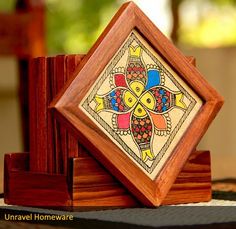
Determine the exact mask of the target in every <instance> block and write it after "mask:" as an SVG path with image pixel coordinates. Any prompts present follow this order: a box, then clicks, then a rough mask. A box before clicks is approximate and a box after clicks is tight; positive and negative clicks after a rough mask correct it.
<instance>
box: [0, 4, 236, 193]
mask: <svg viewBox="0 0 236 229" xmlns="http://www.w3.org/2000/svg"><path fill="white" fill-rule="evenodd" d="M124 2H125V1H124V0H67V1H64V0H45V1H42V0H25V1H24V0H8V1H3V0H0V19H1V18H4V17H5V16H6V17H7V16H9V15H13V14H15V13H22V12H30V13H31V12H34V17H32V18H33V19H31V21H32V22H33V23H36V24H32V25H31V26H34V27H35V28H36V27H37V28H41V29H37V31H35V33H34V34H33V35H32V34H28V35H29V37H28V39H25V40H24V42H23V43H22V44H23V45H26V47H28V46H27V44H26V42H30V44H36V45H35V47H36V48H32V49H31V50H30V48H29V50H28V53H24V51H25V49H24V50H23V51H22V50H20V49H14V50H11V51H9V50H6V44H7V45H9V46H10V43H11V44H15V43H14V42H18V43H17V47H18V46H19V45H22V44H19V40H20V38H19V36H18V35H17V36H16V34H15V35H14V33H13V40H11V42H10V41H9V39H5V38H4V36H5V35H6V34H7V33H11V32H10V31H11V26H10V27H9V25H8V22H4V20H0V128H1V131H0V193H1V192H2V190H3V185H2V184H3V181H2V178H3V155H4V153H8V152H22V151H24V150H28V143H27V139H28V137H29V136H28V135H27V131H28V130H27V127H26V128H23V126H25V124H24V122H26V120H24V119H22V117H27V112H28V111H27V78H26V77H25V72H24V69H25V68H27V58H29V57H35V56H40V55H56V54H79V53H86V52H87V51H88V50H89V49H90V47H91V46H92V45H93V43H94V42H95V41H96V39H97V38H98V36H99V35H100V34H101V32H102V31H103V29H104V28H105V26H106V25H107V24H108V22H109V21H110V20H111V18H112V16H113V15H114V14H115V12H116V11H117V10H118V8H119V7H120V5H121V4H122V3H124ZM134 2H136V3H137V4H138V5H139V7H140V8H141V9H142V10H143V11H144V12H145V13H146V14H147V15H148V16H149V17H150V18H151V20H152V21H153V22H154V23H155V24H156V25H157V27H158V28H159V29H160V30H161V31H162V32H163V33H164V34H165V35H166V36H167V37H168V38H170V39H172V41H173V42H174V43H175V44H176V45H177V46H178V47H179V49H180V50H181V51H182V52H183V53H184V54H185V55H190V56H194V57H196V60H197V67H198V68H199V70H200V72H201V73H202V74H203V75H204V76H205V77H206V79H207V80H208V81H209V82H210V84H212V85H213V86H214V87H215V88H216V89H217V90H218V91H219V92H220V93H221V95H223V97H224V98H225V105H224V107H223V108H222V110H221V112H220V113H219V115H218V116H217V118H216V119H215V121H214V123H213V124H212V125H211V127H210V128H209V130H208V132H207V134H206V135H205V136H204V138H203V139H202V141H201V143H200V145H199V147H198V149H206V150H210V151H211V153H212V154H211V155H212V175H213V179H222V178H236V165H235V164H236V152H235V151H236V134H235V130H236V120H235V118H234V117H235V113H234V112H236V103H235V101H234V96H235V95H234V90H235V87H236V75H235V72H236V71H235V69H236V0H158V1H157V0H135V1H134ZM37 23H38V24H37ZM10 25H11V24H10ZM6 28H7V29H6ZM18 29H19V28H18ZM39 31H41V32H40V33H39ZM19 32H20V30H19ZM36 33H39V34H38V35H37V36H34V35H35V34H36ZM17 34H18V33H17ZM10 35H11V34H10ZM10 35H9V36H10ZM4 39H5V40H4ZM14 47H15V46H14ZM26 49H27V48H26ZM22 120H23V124H22ZM23 133H24V134H23Z"/></svg>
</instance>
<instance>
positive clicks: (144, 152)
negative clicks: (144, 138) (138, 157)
mask: <svg viewBox="0 0 236 229" xmlns="http://www.w3.org/2000/svg"><path fill="white" fill-rule="evenodd" d="M154 157H155V156H154V154H153V152H152V151H151V150H150V149H146V150H142V160H143V161H147V159H149V160H151V161H152V160H153V159H154Z"/></svg>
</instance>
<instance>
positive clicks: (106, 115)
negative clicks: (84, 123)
mask: <svg viewBox="0 0 236 229" xmlns="http://www.w3.org/2000/svg"><path fill="white" fill-rule="evenodd" d="M132 32H133V33H134V34H135V35H136V36H137V37H138V39H139V40H140V41H141V43H142V44H143V45H144V46H145V47H146V48H147V49H148V50H149V51H150V52H151V53H152V54H153V55H154V56H155V57H156V58H157V59H158V60H159V61H160V62H161V63H162V65H163V66H164V67H165V68H166V69H167V70H168V71H169V72H170V73H171V74H172V75H173V76H174V78H175V79H176V81H178V82H179V83H180V85H182V87H183V88H184V89H185V90H186V91H187V92H188V93H189V94H190V95H191V96H192V97H193V98H194V99H195V100H196V101H197V103H196V105H195V106H194V108H193V109H192V111H191V112H190V114H189V115H188V117H187V118H186V119H185V121H184V122H183V124H182V126H181V127H180V129H179V131H178V132H177V134H176V135H175V137H174V139H173V141H172V142H171V144H170V145H169V148H168V149H167V150H166V152H165V154H164V156H163V157H162V159H161V160H160V162H159V163H158V164H157V165H156V167H155V169H154V170H153V171H152V173H151V174H149V173H148V172H147V171H146V170H145V169H144V168H143V167H142V166H141V165H140V164H139V163H138V162H137V161H136V160H135V159H134V158H133V157H132V156H130V155H129V154H128V153H127V152H126V151H125V150H124V149H123V147H122V146H121V145H120V144H119V143H118V142H117V141H116V140H114V139H113V138H112V136H111V135H110V134H108V133H107V131H106V130H105V129H104V128H103V127H102V126H101V125H100V124H99V123H98V122H97V121H96V120H95V119H94V118H93V117H92V116H91V115H90V114H89V113H88V112H87V111H86V110H85V109H84V108H83V107H82V104H83V103H84V101H85V99H86V98H87V97H88V96H89V95H90V93H91V92H92V90H93V88H94V86H95V85H97V83H98V81H99V79H100V78H101V77H102V75H103V74H104V72H105V71H106V68H107V66H109V64H110V63H111V61H112V59H111V60H110V62H109V63H108V64H107V66H106V67H105V68H104V70H103V72H102V73H101V74H100V76H99V77H98V79H97V80H96V82H95V83H94V85H93V86H92V87H91V88H90V90H89V91H88V92H87V94H86V96H85V97H84V99H83V100H82V101H81V103H80V104H79V107H80V109H82V110H83V111H84V112H85V113H86V115H87V116H88V117H89V118H90V119H91V120H92V121H93V122H94V123H95V124H96V125H97V126H98V127H99V128H100V129H101V130H102V131H103V132H104V133H105V134H106V135H107V136H108V137H109V138H110V139H111V140H112V141H113V142H114V143H115V144H116V145H117V146H118V147H119V148H120V149H121V150H122V151H123V152H124V153H125V154H126V155H127V156H128V157H129V158H130V159H131V160H132V161H134V162H135V164H136V165H137V166H138V167H139V168H140V169H141V170H142V171H143V172H144V173H145V174H146V175H147V176H148V177H149V178H150V179H152V180H153V179H155V177H156V175H157V174H158V172H159V171H160V170H161V168H162V167H163V165H164V163H165V162H166V160H167V159H168V157H169V156H170V154H171V152H172V151H173V149H174V148H175V146H176V145H177V144H178V142H179V140H180V139H181V137H182V136H183V134H184V133H185V131H186V129H187V128H188V126H189V124H190V123H191V121H192V120H193V118H194V117H195V115H196V113H197V112H198V110H199V109H200V107H201V106H202V101H201V100H200V98H199V97H198V96H197V95H196V94H195V93H194V92H193V91H192V90H191V89H190V88H189V86H188V85H187V84H186V83H185V82H184V81H183V80H182V79H181V78H180V77H179V76H178V75H177V74H176V73H175V72H174V71H173V70H172V69H171V68H170V67H169V66H168V65H167V63H166V62H165V61H164V60H163V59H162V58H161V57H160V56H159V55H158V54H157V53H156V52H155V51H154V50H153V49H152V48H151V46H150V45H149V44H148V43H147V42H146V41H145V40H144V39H143V38H142V37H141V36H140V35H139V34H138V32H136V31H135V30H134V31H132ZM129 37H130V35H129V36H128V37H127V39H126V40H125V42H124V43H123V44H125V43H126V42H127V40H128V39H129ZM132 45H133V46H136V45H137V43H136V42H133V43H132ZM122 46H123V45H122ZM122 46H121V47H122ZM119 51H120V50H118V51H117V53H118V52H119ZM117 53H116V54H115V55H114V57H115V56H116V55H117ZM127 57H128V50H126V52H125V54H124V56H123V57H122V58H121V59H120V60H119V61H118V63H117V64H116V65H115V67H114V68H117V67H126V60H127ZM142 57H143V61H144V64H145V65H147V64H154V62H153V60H152V59H151V58H150V57H149V56H148V54H147V53H145V52H144V51H143V52H142ZM109 78H110V75H107V77H106V79H105V80H104V82H103V84H102V85H101V87H100V88H99V90H98V92H97V94H99V95H103V94H106V93H108V92H109V91H111V87H110V84H109V80H110V79H109ZM164 85H165V86H166V87H168V88H169V89H170V90H172V91H179V89H178V88H177V87H176V86H175V85H174V83H173V82H172V81H171V79H169V78H168V77H167V76H166V75H165V83H164ZM184 102H185V103H186V105H189V103H190V101H189V100H188V99H187V98H186V97H185V99H184ZM95 106H96V104H95V103H94V102H92V103H90V107H91V108H92V109H93V110H94V109H95ZM168 113H169V116H170V118H171V122H172V129H171V130H173V129H174V128H175V126H176V125H177V123H178V122H179V120H180V119H181V117H182V115H183V114H184V112H183V111H182V110H181V109H179V108H174V109H172V110H171V111H170V112H168ZM112 114H113V113H111V112H104V111H102V112H100V113H99V114H98V115H99V116H100V117H101V118H102V119H103V120H104V121H105V122H106V123H107V124H108V125H109V126H110V127H111V128H112ZM119 136H120V138H121V139H122V140H123V141H124V142H125V143H126V144H127V145H128V146H129V148H131V149H132V151H133V152H134V153H135V154H136V155H137V156H138V157H140V155H139V151H138V148H137V146H136V144H135V143H134V141H133V139H132V137H131V135H125V136H121V135H119ZM168 138H169V136H157V135H155V136H154V138H153V152H154V154H155V155H157V154H158V152H159V150H160V149H161V148H162V146H163V145H164V144H165V142H166V141H167V139H168ZM146 164H147V165H148V166H150V165H151V164H152V162H151V161H148V163H146Z"/></svg>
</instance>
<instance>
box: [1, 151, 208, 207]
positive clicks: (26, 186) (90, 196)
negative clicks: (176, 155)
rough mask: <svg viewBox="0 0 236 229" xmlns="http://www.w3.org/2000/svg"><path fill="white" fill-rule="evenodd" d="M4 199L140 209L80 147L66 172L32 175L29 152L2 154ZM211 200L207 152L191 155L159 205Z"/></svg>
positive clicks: (21, 202)
mask: <svg viewBox="0 0 236 229" xmlns="http://www.w3.org/2000/svg"><path fill="white" fill-rule="evenodd" d="M4 162H5V167H4V168H5V173H4V182H5V184H4V199H5V203H7V204H15V205H22V206H40V207H57V206H58V207H61V208H63V207H70V206H71V207H74V210H80V209H81V208H82V209H83V208H84V207H87V208H91V209H94V208H98V207H112V208H114V207H141V206H142V203H140V202H139V201H138V200H137V199H136V198H135V197H134V196H133V195H132V194H131V193H130V192H129V191H128V190H127V189H126V188H125V187H124V186H123V185H122V184H121V183H120V182H119V181H118V180H117V179H116V178H115V177H113V176H112V175H111V174H110V173H109V172H108V171H107V170H106V169H105V168H104V167H103V165H101V164H100V163H99V162H97V161H96V160H95V159H94V158H93V157H92V156H91V154H90V153H89V152H88V151H87V150H85V149H84V148H81V149H80V153H79V156H78V157H77V158H71V160H70V165H71V166H70V168H71V170H70V173H69V174H68V176H67V177H66V176H65V175H62V174H47V173H35V172H31V171H30V170H29V167H28V165H29V153H13V154H7V155H5V161H4ZM210 199H211V166H210V153H209V152H208V151H196V152H193V153H192V154H191V156H190V158H189V160H188V161H187V163H186V164H185V166H184V168H183V170H182V171H181V173H180V174H179V176H178V177H177V179H176V181H175V182H174V184H173V186H172V187H171V189H170V191H169V193H168V194H167V196H166V198H165V199H164V201H163V203H162V205H168V204H179V203H191V202H203V201H209V200H210Z"/></svg>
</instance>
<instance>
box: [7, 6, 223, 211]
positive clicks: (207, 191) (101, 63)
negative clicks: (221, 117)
mask: <svg viewBox="0 0 236 229" xmlns="http://www.w3.org/2000/svg"><path fill="white" fill-rule="evenodd" d="M194 64H195V60H194V58H191V57H189V58H186V57H184V56H183V55H182V54H181V53H180V52H179V51H178V50H177V49H176V48H175V47H174V46H173V44H172V43H171V42H169V41H168V39H167V38H166V37H164V35H162V34H161V32H160V31H159V30H158V29H157V28H156V27H155V26H154V25H153V24H152V22H151V21H150V20H149V19H148V18H147V17H146V16H145V15H144V14H143V12H142V11H141V10H140V9H139V8H138V7H137V6H136V5H135V4H134V3H132V2H129V3H126V4H124V5H123V6H122V7H121V8H120V10H119V11H118V12H117V14H116V15H115V16H114V18H113V19H112V21H111V22H110V24H109V25H108V26H107V28H106V29H105V31H104V32H103V34H102V35H101V36H100V38H99V39H98V41H97V42H96V43H95V45H94V46H93V47H92V49H91V50H90V51H89V52H88V54H87V55H60V56H56V57H39V58H36V59H33V60H32V61H31V63H30V82H29V91H30V96H29V98H30V100H29V108H30V152H29V153H12V154H7V155H5V168H4V174H5V175H4V176H5V177H4V178H5V179H4V199H5V202H6V203H7V204H14V205H23V206H41V207H61V208H63V207H68V208H70V207H72V208H73V207H74V208H76V209H77V207H79V208H83V207H93V208H94V207H95V208H96V207H137V206H152V207H156V206H159V205H167V204H178V203H190V202H201V201H209V200H210V199H211V165H210V153H209V151H196V150H195V149H196V145H197V144H198V142H199V141H200V138H201V137H202V136H203V134H204V133H205V131H206V130H207V127H208V126H209V124H210V122H211V121H212V120H213V119H214V117H215V115H216V113H217V112H218V111H219V109H220V107H221V106H222V104H223V99H222V97H221V96H220V95H219V94H218V93H217V92H216V91H215V90H214V89H213V88H212V87H211V86H210V85H209V84H208V83H207V82H206V81H205V80H204V79H203V77H202V76H201V75H200V73H199V72H198V71H197V69H196V68H195V66H194Z"/></svg>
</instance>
